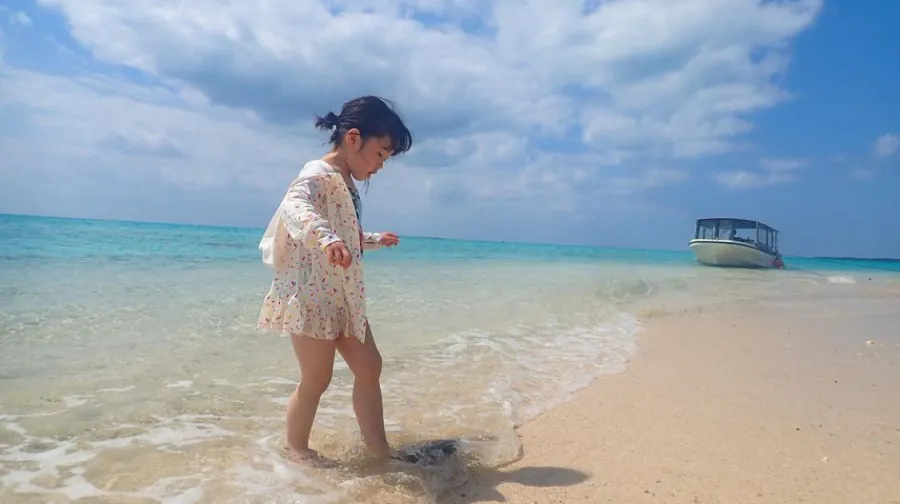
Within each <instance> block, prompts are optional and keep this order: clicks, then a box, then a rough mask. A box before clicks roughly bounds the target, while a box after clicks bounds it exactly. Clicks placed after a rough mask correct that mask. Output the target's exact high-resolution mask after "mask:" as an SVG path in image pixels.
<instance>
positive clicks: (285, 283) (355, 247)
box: [257, 160, 381, 342]
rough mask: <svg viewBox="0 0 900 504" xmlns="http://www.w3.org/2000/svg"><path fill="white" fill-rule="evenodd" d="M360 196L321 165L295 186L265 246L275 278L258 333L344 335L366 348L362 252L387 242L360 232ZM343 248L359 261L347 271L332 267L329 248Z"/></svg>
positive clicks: (308, 167)
mask: <svg viewBox="0 0 900 504" xmlns="http://www.w3.org/2000/svg"><path fill="white" fill-rule="evenodd" d="M355 192H356V188H355V187H351V186H348V185H347V183H346V182H345V180H344V178H343V176H342V175H341V174H340V172H338V171H337V170H336V169H335V168H334V167H333V166H331V165H329V164H328V163H326V162H324V161H321V160H316V161H310V162H309V163H307V164H306V165H304V167H303V169H302V170H300V173H299V174H298V175H297V178H295V179H294V181H293V182H291V185H290V187H289V188H288V191H287V193H286V194H285V196H284V198H283V199H282V201H281V204H280V205H279V206H278V209H277V210H276V211H275V214H274V215H273V216H272V219H271V220H270V221H269V225H268V227H267V229H266V232H265V234H264V235H263V238H262V240H261V241H260V243H259V249H260V252H262V260H263V263H264V264H266V265H267V266H268V267H270V268H271V269H273V270H274V278H273V280H272V286H271V288H270V289H269V292H268V294H266V297H265V299H264V301H263V306H262V309H261V310H260V315H259V321H258V323H257V327H259V328H261V329H271V330H276V331H279V332H281V333H282V334H298V335H303V336H309V337H311V338H317V339H329V340H333V339H335V338H337V337H338V336H339V335H341V334H343V335H345V336H353V337H355V338H357V339H359V341H360V342H365V339H366V326H367V324H368V320H367V318H366V289H365V282H364V281H363V265H362V261H361V259H362V249H363V248H366V249H370V248H371V249H374V248H378V247H379V242H380V238H381V237H380V235H379V234H378V233H362V232H361V227H360V223H359V217H360V215H361V213H360V207H359V203H358V201H359V200H358V195H354V193H355ZM354 203H356V204H354ZM337 241H343V242H344V244H345V245H346V246H347V249H349V250H350V255H351V256H352V258H353V262H352V264H351V265H350V267H349V268H347V269H343V268H341V267H340V266H334V265H332V264H330V263H329V262H328V259H327V257H326V255H325V247H327V246H328V245H330V244H332V243H334V242H337Z"/></svg>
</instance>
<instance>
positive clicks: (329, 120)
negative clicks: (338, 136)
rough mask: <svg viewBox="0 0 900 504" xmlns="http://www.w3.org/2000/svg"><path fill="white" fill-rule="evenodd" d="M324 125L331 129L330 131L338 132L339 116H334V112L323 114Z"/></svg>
mask: <svg viewBox="0 0 900 504" xmlns="http://www.w3.org/2000/svg"><path fill="white" fill-rule="evenodd" d="M323 119H325V124H327V125H328V126H330V127H331V129H332V130H335V131H336V130H338V129H340V127H341V116H339V115H336V114H335V113H334V112H329V113H327V114H325V117H324V118H323Z"/></svg>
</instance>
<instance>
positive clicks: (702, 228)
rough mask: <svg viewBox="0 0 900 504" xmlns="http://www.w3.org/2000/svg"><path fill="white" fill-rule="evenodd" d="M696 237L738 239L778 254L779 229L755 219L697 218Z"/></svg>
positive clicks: (697, 238) (704, 238) (700, 238)
mask: <svg viewBox="0 0 900 504" xmlns="http://www.w3.org/2000/svg"><path fill="white" fill-rule="evenodd" d="M694 239H695V240H730V241H738V242H743V243H747V244H752V245H755V246H756V247H757V248H759V249H760V250H762V251H763V252H766V253H769V254H773V255H778V230H777V229H775V228H773V227H771V226H768V225H766V224H763V223H762V222H759V221H755V220H747V219H732V218H729V217H723V218H715V219H697V228H696V230H695V231H694Z"/></svg>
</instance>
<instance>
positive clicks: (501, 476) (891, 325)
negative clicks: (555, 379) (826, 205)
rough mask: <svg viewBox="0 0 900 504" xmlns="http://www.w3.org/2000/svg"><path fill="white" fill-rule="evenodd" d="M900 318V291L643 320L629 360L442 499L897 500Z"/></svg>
mask: <svg viewBox="0 0 900 504" xmlns="http://www.w3.org/2000/svg"><path fill="white" fill-rule="evenodd" d="M891 313H893V315H891ZM898 324H900V299H898V298H896V297H895V298H893V299H891V298H889V297H888V298H885V297H881V298H880V299H870V300H865V301H850V300H830V301H829V300H812V301H802V302H800V301H798V302H797V303H794V304H792V306H763V305H762V304H755V305H753V306H749V307H747V308H746V309H744V310H742V312H741V313H736V312H735V311H733V310H732V311H724V312H718V313H703V312H693V313H684V314H678V315H665V316H661V317H656V318H651V319H649V320H647V321H645V324H644V325H645V328H646V331H645V332H643V333H642V334H641V337H640V346H641V350H640V351H639V353H638V355H637V356H636V357H635V358H634V359H633V361H632V363H631V365H630V368H629V370H628V371H627V372H625V373H623V374H619V375H612V376H606V377H603V378H601V379H600V380H598V381H597V382H595V383H594V384H593V385H592V386H590V387H589V388H587V389H585V390H583V391H582V392H580V393H579V394H578V395H577V397H576V398H575V400H574V401H572V402H571V403H568V404H566V405H564V406H562V407H559V408H557V409H554V410H551V411H549V412H547V413H545V414H544V415H542V416H540V417H539V418H537V419H535V420H534V421H531V422H529V423H527V424H525V425H524V426H522V427H521V428H520V429H519V435H520V436H521V438H522V442H523V445H524V455H523V457H522V458H521V460H519V461H517V462H515V463H513V464H512V465H509V466H507V467H505V468H503V469H501V470H499V471H490V472H481V473H477V472H476V473H473V474H472V475H471V477H470V479H469V481H468V483H467V484H466V485H465V486H464V487H462V488H459V489H457V490H455V491H454V492H452V493H451V494H450V495H447V496H445V497H446V498H445V499H444V502H447V503H453V504H465V503H476V502H506V503H509V504H518V503H523V504H524V503H527V504H535V503H570V502H590V503H594V504H601V503H643V502H647V503H649V502H666V503H729V504H737V503H745V502H746V503H751V502H752V503H778V504H787V503H795V502H796V503H801V502H805V503H815V504H828V503H834V504H850V503H854V504H855V503H859V504H863V503H865V504H896V503H898V502H900V477H898V475H900V400H898V399H897V398H898V395H897V394H898V386H900V331H898V329H897V327H900V325H898ZM860 328H865V330H861V329H860Z"/></svg>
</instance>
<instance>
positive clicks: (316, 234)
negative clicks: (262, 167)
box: [279, 177, 341, 250]
mask: <svg viewBox="0 0 900 504" xmlns="http://www.w3.org/2000/svg"><path fill="white" fill-rule="evenodd" d="M322 189H323V188H322V187H321V181H320V180H319V179H318V178H317V177H297V178H296V179H294V181H293V182H291V185H290V187H288V191H287V194H285V196H284V199H283V200H282V201H281V206H280V207H279V209H280V211H281V216H282V219H283V220H284V223H285V227H287V230H288V233H290V235H291V237H292V238H293V239H295V240H297V241H301V242H303V243H307V244H311V243H310V242H311V241H312V239H315V242H316V243H317V244H318V245H319V247H320V248H321V249H322V250H325V247H327V246H329V245H331V244H332V243H335V242H339V241H341V238H340V237H339V236H338V235H337V233H335V232H334V230H333V228H332V227H331V224H330V223H329V222H328V221H327V220H326V219H325V218H324V217H322V216H321V215H320V214H319V213H318V212H317V211H316V208H315V206H314V205H313V202H314V201H323V200H324V198H325V195H324V191H323V190H322Z"/></svg>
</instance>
